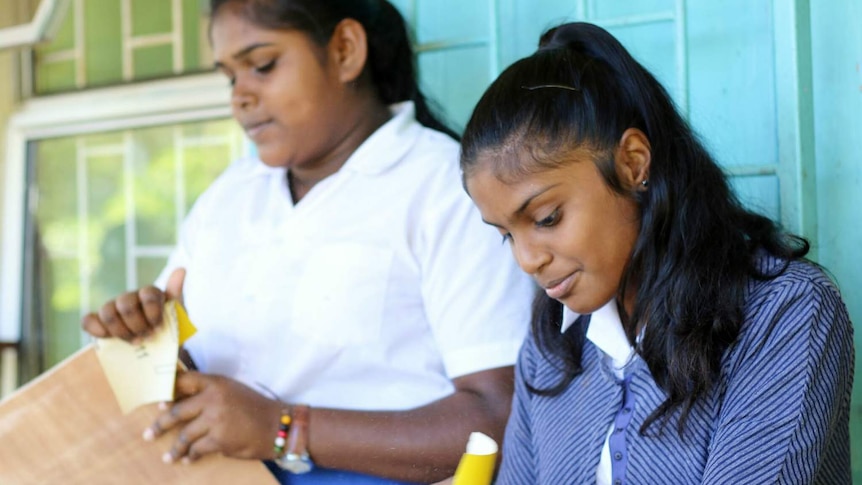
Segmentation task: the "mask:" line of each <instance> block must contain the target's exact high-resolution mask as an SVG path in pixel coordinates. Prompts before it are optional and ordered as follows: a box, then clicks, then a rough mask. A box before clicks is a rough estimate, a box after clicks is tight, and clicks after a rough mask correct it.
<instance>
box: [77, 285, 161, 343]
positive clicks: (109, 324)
mask: <svg viewBox="0 0 862 485" xmlns="http://www.w3.org/2000/svg"><path fill="white" fill-rule="evenodd" d="M164 302H165V295H164V293H162V291H161V290H159V289H158V288H156V287H154V286H148V287H146V288H142V289H140V290H138V291H137V292H129V293H124V294H122V295H120V296H118V297H117V298H116V299H114V300H111V301H109V302H107V303H105V304H104V305H102V307H101V308H100V309H99V311H98V312H97V313H89V314H87V315H85V316H84V318H83V319H82V320H81V326H82V327H83V329H84V331H86V332H87V333H89V334H90V335H92V336H94V337H98V338H107V337H115V338H120V339H123V340H127V341H133V340H135V339H140V338H143V337H147V336H148V335H150V334H151V333H152V332H153V331H154V330H155V329H156V328H158V326H159V325H161V323H162V309H163V306H164Z"/></svg>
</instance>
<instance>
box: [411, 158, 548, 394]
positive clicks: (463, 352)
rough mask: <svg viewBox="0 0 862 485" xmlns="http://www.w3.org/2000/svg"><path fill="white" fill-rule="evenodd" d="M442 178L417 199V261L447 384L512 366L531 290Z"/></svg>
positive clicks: (455, 179)
mask: <svg viewBox="0 0 862 485" xmlns="http://www.w3.org/2000/svg"><path fill="white" fill-rule="evenodd" d="M450 175H451V177H446V178H449V179H451V180H443V181H442V182H441V187H439V188H438V189H436V190H433V191H429V193H428V195H426V196H425V197H424V198H425V199H427V201H426V204H427V206H426V207H427V208H426V214H425V216H424V217H423V221H422V229H421V236H420V240H421V242H420V248H421V249H420V252H419V260H420V265H421V271H422V283H421V285H422V289H421V291H422V298H423V303H424V306H425V311H426V316H427V318H428V321H429V322H430V325H431V329H432V332H433V334H434V338H435V341H436V344H437V347H438V348H439V349H440V352H441V356H442V359H443V363H444V366H445V369H446V373H447V375H448V376H449V377H450V378H455V377H459V376H463V375H466V374H470V373H474V372H479V371H483V370H488V369H493V368H497V367H504V366H510V365H514V363H515V360H516V359H517V355H518V349H519V348H520V347H521V343H522V342H523V340H524V336H525V335H526V333H527V326H528V324H529V318H530V307H531V302H532V298H533V292H534V288H535V287H534V284H533V282H532V280H531V279H530V278H529V277H528V276H527V275H525V274H524V273H523V272H522V271H521V270H520V268H518V266H517V264H516V263H515V259H514V257H513V256H512V254H511V251H510V250H509V248H508V246H506V245H504V244H503V243H502V239H501V238H500V236H499V235H498V234H497V231H495V230H494V229H493V228H492V227H490V226H488V225H486V224H485V223H483V222H482V218H481V215H480V214H479V211H478V210H477V209H476V208H475V206H474V205H473V202H472V201H471V200H470V198H469V197H468V196H467V194H466V193H465V192H464V190H463V188H462V187H461V185H460V176H459V175H458V174H457V170H453V171H452V173H451V174H450ZM442 179H443V178H442V177H441V180H442Z"/></svg>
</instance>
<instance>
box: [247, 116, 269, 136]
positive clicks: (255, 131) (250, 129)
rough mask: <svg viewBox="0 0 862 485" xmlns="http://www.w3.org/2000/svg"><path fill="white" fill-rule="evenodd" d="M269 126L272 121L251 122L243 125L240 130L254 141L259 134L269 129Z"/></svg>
mask: <svg viewBox="0 0 862 485" xmlns="http://www.w3.org/2000/svg"><path fill="white" fill-rule="evenodd" d="M270 124H272V120H262V121H252V122H248V123H243V124H242V128H243V129H244V130H245V133H246V134H247V135H248V137H249V138H251V139H255V138H256V137H258V136H259V135H260V134H261V132H263V131H264V130H265V129H266V128H267V127H269V126H270Z"/></svg>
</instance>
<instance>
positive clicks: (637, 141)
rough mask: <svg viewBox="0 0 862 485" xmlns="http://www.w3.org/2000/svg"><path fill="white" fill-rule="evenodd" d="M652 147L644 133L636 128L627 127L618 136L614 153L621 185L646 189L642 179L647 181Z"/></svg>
mask: <svg viewBox="0 0 862 485" xmlns="http://www.w3.org/2000/svg"><path fill="white" fill-rule="evenodd" d="M651 160H652V148H651V147H650V142H649V138H647V136H646V134H645V133H644V132H642V131H641V130H639V129H637V128H629V129H628V130H626V131H625V132H623V136H621V137H620V143H619V145H618V146H617V150H616V154H615V164H616V170H617V176H618V177H619V179H620V183H622V185H623V187H625V188H627V189H629V190H646V188H647V186H646V184H644V183H643V182H644V181H649V170H650V162H651Z"/></svg>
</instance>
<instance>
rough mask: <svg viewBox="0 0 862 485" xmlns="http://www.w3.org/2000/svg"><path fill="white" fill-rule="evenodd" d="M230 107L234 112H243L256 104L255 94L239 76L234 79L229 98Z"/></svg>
mask: <svg viewBox="0 0 862 485" xmlns="http://www.w3.org/2000/svg"><path fill="white" fill-rule="evenodd" d="M230 102H231V106H232V107H233V109H234V110H236V111H245V110H247V109H249V108H252V107H254V104H255V103H257V94H256V93H255V92H254V90H253V89H251V87H250V86H249V85H248V82H246V81H245V80H244V79H242V78H241V76H237V77H236V79H234V84H233V87H232V89H231V96H230Z"/></svg>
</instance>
